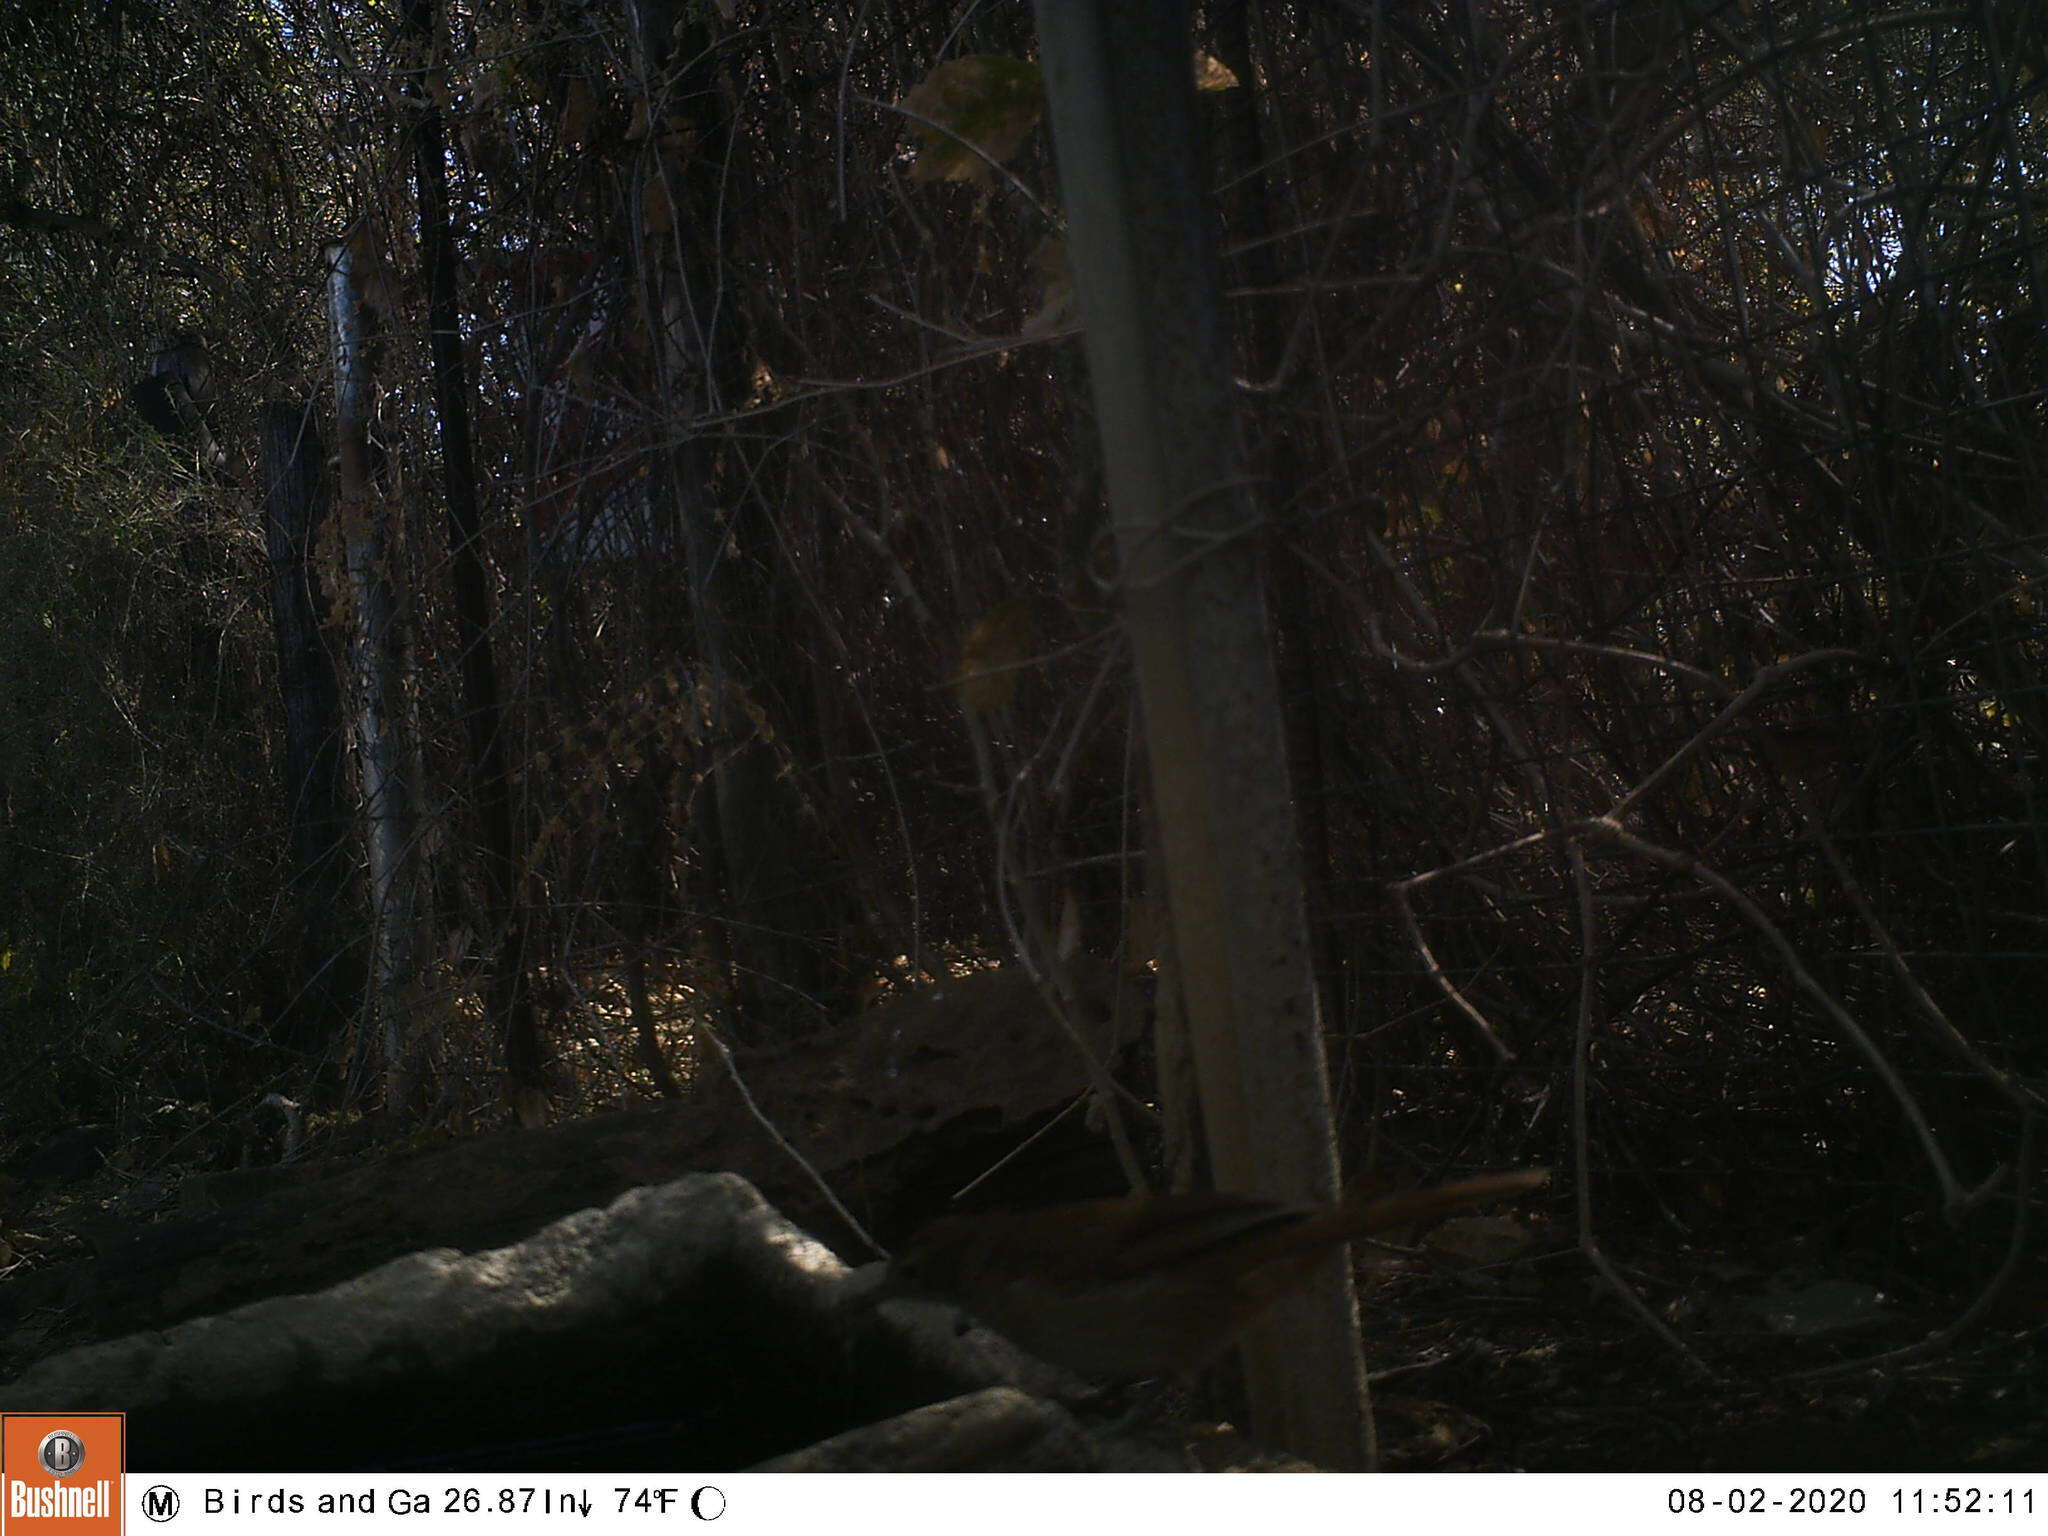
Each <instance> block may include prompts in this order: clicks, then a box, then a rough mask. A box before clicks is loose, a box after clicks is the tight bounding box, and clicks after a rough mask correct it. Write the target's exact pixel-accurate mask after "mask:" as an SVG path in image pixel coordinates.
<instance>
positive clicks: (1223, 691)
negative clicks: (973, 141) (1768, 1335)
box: [1038, 0, 1371, 1469]
mask: <svg viewBox="0 0 2048 1536" xmlns="http://www.w3.org/2000/svg"><path fill="white" fill-rule="evenodd" d="M1038 23H1039V33H1040V36H1041V38H1042V40H1043V43H1044V56H1045V75H1046V94H1047V98H1048V102H1049V105H1050V108H1051V115H1052V125H1053V136H1054V144H1055V147H1056V149H1057V151H1058V156H1059V170H1060V187H1061V192H1062V196H1063V199H1064V201H1065V204H1066V211H1067V219H1068V228H1069V246H1068V248H1069V252H1070V254H1071V256H1072V260H1073V268H1074V274H1075V286H1076V290H1077V292H1078V294H1079V297H1080V302H1081V314H1082V319H1083V320H1084V322H1085V323H1086V325H1087V335H1088V365H1089V373H1090V376H1091V377H1092V379H1093V381H1094V387H1095V398H1096V411H1097V415H1098V418H1099V419H1100V422H1101V427H1102V436H1103V448H1104V454H1105V464H1106V469H1107V474H1108V480H1109V490H1110V504H1111V507H1112V508H1113V509H1114V516H1115V522H1116V542H1117V550H1118V555H1119V564H1120V571H1119V575H1120V578H1121V583H1122V588H1123V594H1124V605H1125V615H1126V623H1127V625H1128V628H1129V632H1130V636H1131V645H1132V652H1133V655H1134V657H1135V660H1136V664H1137V674H1138V687H1139V695H1140V698H1141V699H1142V701H1143V705H1144V711H1145V734H1146V743H1147V748H1148V754H1149V757H1150V760H1151V773H1152V785H1153V793H1154V795H1155V796H1156V800H1157V807H1158V809H1157V814H1158V817H1159V825H1160V831H1161V836H1162V838H1163V842H1164V853H1165V861H1166V866H1167V868H1166V885H1167V893H1168V899H1169V902H1170V905H1171V909H1172V914H1173V940H1174V950H1175V955H1176V957H1177V959H1178V961H1179V966H1180V977H1181V982H1182V986H1183V989H1184V1002H1185V1006H1186V1009H1187V1013H1188V1019H1189V1026H1190V1031H1191V1034H1192V1041H1193V1046H1194V1056H1195V1072H1196V1077H1197V1080H1198V1082H1199V1085H1200V1091H1201V1099H1202V1117H1203V1124H1204V1127H1205V1129H1206V1133H1207V1136H1208V1140H1209V1149H1210V1165H1211V1169H1212V1171H1213V1173H1214V1175H1215V1178H1216V1181H1217V1183H1218V1185H1219V1186H1220V1187H1224V1188H1229V1189H1238V1190H1246V1191H1250V1192H1253V1193H1258V1194H1268V1195H1278V1196H1282V1197H1288V1198H1308V1199H1330V1198H1333V1197H1334V1196H1335V1195H1336V1193H1337V1183H1338V1179H1337V1159H1336V1147H1335V1139H1334V1136H1333V1134H1332V1130H1331V1122H1330V1102H1329V1087H1328V1083H1327V1080H1326V1076H1325V1072H1324V1066H1323V1054H1322V1034H1321V1028H1320V1024H1319V1021H1318V1018H1317V1013H1316V1004H1315V986H1314V978H1313V972H1312V967H1311V964H1310V959H1309V943H1308V924H1307V916H1306V911H1305V907H1304V904H1303V897H1302V888H1301V862H1300V861H1301V844H1300V838H1299V835H1298V833H1297V830H1296V823H1295V815H1294V805H1293V801H1292V799H1291V798H1290V795H1289V791H1288V783H1287V760H1286V749H1285V744H1284V740H1283V733H1282V729H1281V719H1280V706H1279V701H1278V690H1277V686H1276V683H1275V678H1274V666H1273V655H1272V650H1271V647H1270V644H1269V641H1268V634H1267V621H1266V607H1265V599H1264V594H1263V592H1262V591H1261V589H1260V583H1259V570H1258V551H1257V547H1256V544H1255V542H1254V536H1255V535H1256V533H1257V531H1258V525H1259V513H1258V509H1257V507H1256V506H1255V505H1254V504H1253V502H1252V499H1251V497H1250V496H1249V494H1247V491H1246V479H1245V475H1244V469H1243V456H1242V450H1241V448H1240V446H1239V442H1238V431H1237V423H1236V421H1235V419H1234V415H1233V410H1232V402H1231V398H1230V379H1231V373H1232V369H1231V356H1230V344H1229V337H1228V333H1227V330H1226V327H1225V323H1224V312H1223V299H1222V283H1221V279H1220V275H1219V271H1218V266H1217V259H1216V253H1215V241H1214V234H1213V230H1212V228H1211V219H1210V213H1209V209H1208V208H1207V206H1206V202H1205V197H1206V188H1207V185H1208V174H1207V168H1206V166H1205V164H1204V161H1203V157H1202V155H1201V153H1200V152H1199V149H1198V132H1197V123H1196V117H1195V100H1194V82H1193V78H1192V76H1193V49H1192V46H1191V42H1190V38H1189V34H1188V26H1187V14H1186V10H1185V7H1184V6H1182V5H1176V4H1168V3H1164V0H1040V3H1039V7H1038ZM1357 1329H1358V1324H1357V1313H1356V1299H1355V1296H1354V1294H1353V1291H1352V1287H1351V1279H1350V1272H1349V1267H1348V1266H1347V1265H1346V1264H1345V1263H1344V1261H1343V1258H1342V1256H1341V1255H1338V1256H1334V1257H1333V1258H1332V1259H1331V1260H1330V1261H1329V1262H1328V1263H1327V1264H1325V1265H1324V1266H1323V1268H1322V1269H1321V1271H1320V1272H1319V1273H1318V1275H1317V1276H1316V1278H1315V1280H1314V1282H1313V1283H1312V1284H1310V1285H1309V1286H1307V1287H1305V1288H1304V1289H1303V1290H1302V1291H1301V1292H1300V1293H1299V1294H1298V1295H1296V1296H1295V1297H1293V1298H1291V1299H1290V1300H1289V1302H1288V1303H1286V1304H1285V1305H1283V1306H1282V1307H1281V1308H1279V1309H1277V1310H1276V1312H1275V1313H1274V1314H1273V1315H1272V1316H1271V1317H1270V1318H1269V1319H1268V1320H1267V1321H1266V1322H1264V1323H1262V1324H1261V1325H1260V1326H1259V1327H1258V1328H1257V1329H1256V1330H1255V1331H1254V1332H1253V1334H1252V1335H1251V1336H1250V1337H1249V1338H1248V1340H1247V1343H1246V1347H1245V1365H1246V1380H1247V1386H1248V1389H1249V1391H1250V1395H1251V1406H1252V1413H1253V1417H1254V1421H1255V1428H1256V1431H1257V1433H1258V1435H1259V1437H1260V1438H1261V1439H1263V1440H1265V1441H1267V1442H1268V1443H1271V1444H1274V1445H1278V1446H1281V1447H1283V1448H1285V1449H1287V1450H1291V1451H1294V1452H1295V1453H1297V1454H1299V1455H1302V1456H1305V1457H1308V1458H1309V1459H1311V1460H1313V1461H1316V1462H1318V1463H1320V1464H1322V1465H1324V1466H1328V1467H1333V1468H1341V1469H1355V1468H1358V1467H1361V1466H1364V1465H1367V1464H1368V1463H1369V1461H1370V1457H1371V1418H1370V1414H1369V1411H1368V1409H1367V1404H1366V1397H1365V1371H1364V1366H1363V1362H1362V1360H1361V1358H1360V1355H1359V1349H1358V1332H1357Z"/></svg>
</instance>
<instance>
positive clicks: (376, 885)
mask: <svg viewBox="0 0 2048 1536" xmlns="http://www.w3.org/2000/svg"><path fill="white" fill-rule="evenodd" d="M328 261H329V263H330V267H329V273H328V285H327V297H328V315H329V319H330V322H331V325H332V330H333V347H334V430H335V435H336V437H338V438H339V439H340V468H341V506H340V508H339V510H340V514H341V527H342V546H343V551H344V557H345V560H346V563H347V565H348V577H349V586H350V588H351V589H352V590H353V592H354V594H355V604H356V638H355V650H354V672H355V689H356V758H357V765H358V776H359V778H360V781H361V792H362V803H363V819H364V822H365V824H366V826H367V829H368V838H367V841H368V845H369V855H370V857H369V863H370V910H371V914H372V917H373V918H374V921H375V924H376V938H375V943H374V944H373V946H372V950H371V963H370V971H371V985H370V996H371V998H372V1000H373V1003H374V1008H375V1015H376V1019H377V1023H378V1029H379V1038H380V1040H381V1042H382V1045H383V1066H384V1106H385V1108H386V1109H387V1110H389V1111H390V1112H391V1113H392V1114H394V1115H400V1116H402V1115H405V1114H408V1113H410V1111H411V1108H412V1101H413V1095H414V1088H415V1073H416V1067H415V1062H414V1054H415V1053H414V1047H413V1040H412V1029H411V1025H410V1020H409V1019H408V1017H407V1009H406V1006H405V1001H406V990H407V985H408V983H409V982H410V981H411V979H412V966H413V869H412V857H411V850H412V846H413V795H412V785H411V783H410V782H409V781H408V780H407V777H406V772H405V765H406V763H407V761H408V759H409V756H410V754H409V753H408V751H407V750H406V746H405V743H404V741H403V739H402V738H403V731H402V730H401V728H400V721H402V720H403V718H404V715H403V713H402V711H403V709H404V701H403V698H402V697H401V694H400V689H399V683H400V678H401V675H402V672H403V666H404V662H403V657H402V654H401V645H400V636H399V632H398V604H397V601H396V599H395V598H394V597H393V595H392V590H391V574H390V565H389V549H388V546H387V541H386V539H385V537H384V529H383V525H382V522H381V520H380V518H379V516H378V509H377V508H376V506H375V505H374V504H373V500H372V497H371V494H370V483H369V482H370V445H369V396H370V378H369V363H368V360H367V358H366V357H365V355H364V347H365V343H366V341H367V338H368V325H369V323H370V322H369V317H368V312H367V311H366V310H365V308H364V305H363V302H362V298H361V295H360V293H359V292H358V290H357V287H356V278H355V272H354V265H355V263H354V258H353V257H352V256H351V255H350V253H349V251H348V248H347V247H345V246H339V245H337V246H331V247H329V249H328Z"/></svg>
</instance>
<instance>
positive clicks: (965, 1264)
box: [877, 1168, 1550, 1381]
mask: <svg viewBox="0 0 2048 1536" xmlns="http://www.w3.org/2000/svg"><path fill="white" fill-rule="evenodd" d="M1549 1177H1550V1173H1549V1170H1547V1169H1540V1168H1539V1169H1526V1170H1523V1171H1520V1172H1516V1173H1493V1174H1485V1175H1482V1176H1480V1177H1478V1178H1471V1179H1464V1180H1461V1181H1459V1182H1458V1183H1455V1184H1445V1185H1442V1186H1440V1187H1439V1188H1436V1189H1420V1190H1411V1191H1407V1192H1404V1193H1400V1194H1369V1193H1358V1194H1354V1195H1352V1196H1351V1197H1349V1198H1347V1199H1346V1200H1344V1201H1343V1202H1342V1203H1341V1204H1338V1205H1293V1204H1289V1203H1287V1202H1285V1201H1281V1200H1268V1199H1264V1198H1262V1197H1260V1196H1257V1195H1240V1194H1188V1195H1154V1196H1136V1197H1131V1198H1126V1199H1116V1200H1082V1201H1077V1202H1075V1203H1074V1204H1072V1205H1056V1206H1051V1207H1048V1208H1047V1209H1045V1210H1038V1211H1026V1212H1021V1213H1015V1212H1010V1213H1005V1212H998V1213H994V1214H991V1215H987V1216H948V1217H944V1218H942V1219H941V1220H938V1221H935V1222H933V1223H932V1224H931V1225H930V1226H928V1227H926V1228H925V1229H924V1230H923V1231H921V1232H919V1233H918V1234H917V1235H916V1236H915V1237H914V1238H912V1239H911V1241H910V1243H909V1244H908V1245H907V1246H906V1247H905V1248H904V1250H903V1251H902V1252H901V1253H899V1254H898V1255H897V1256H896V1257H895V1259H894V1260H892V1261H891V1263H890V1265H889V1270H888V1275H887V1278H886V1279H885V1280H884V1281H883V1282H882V1284H881V1287H880V1290H879V1291H878V1293H877V1298H878V1299H879V1298H880V1297H882V1296H914V1297H920V1298H923V1299H926V1300H933V1301H944V1302H951V1303H953V1304H955V1305H958V1306H960V1307H963V1308H965V1309H966V1310H967V1311H969V1312H971V1313H973V1314H974V1315H975V1316H976V1317H978V1318H980V1319H981V1320H982V1321H983V1322H985V1323H987V1324H988V1325H989V1326H990V1327H992V1328H994V1329H996V1330H997V1331H998V1332H1000V1333H1003V1334H1006V1335H1008V1336H1009V1337H1010V1338H1011V1339H1012V1340H1013V1341H1015V1342H1016V1343H1018V1344H1020V1345H1022V1346H1023V1347H1024V1348H1025V1349H1027V1350H1029V1351H1031V1353H1033V1354H1035V1355H1037V1356H1038V1357H1039V1358H1041V1359H1044V1360H1050V1361H1051V1362H1053V1364H1055V1365H1063V1366H1065V1367H1066V1368H1067V1369H1069V1370H1071V1371H1074V1372H1075V1373H1077V1374H1079V1375H1082V1376H1087V1377H1092V1378H1095V1379H1097V1380H1104V1381H1132V1380H1138V1379H1140V1378H1143V1377H1148V1376H1162V1375H1169V1374H1173V1375H1180V1376H1183V1377H1192V1376H1193V1375H1194V1374H1195V1373H1196V1372H1198V1371H1199V1370H1201V1368H1202V1367H1203V1366H1205V1365H1207V1364H1208V1363H1209V1362H1210V1361H1211V1360H1212V1359H1213V1358H1215V1356H1217V1355H1218V1354H1221V1353H1222V1351H1223V1350H1224V1348H1225V1347H1226V1346H1227V1345H1228V1344H1230V1342H1231V1341H1232V1340H1233V1339H1235V1338H1236V1337H1237V1336H1238V1334H1240V1333H1242V1332H1243V1331H1244V1329H1245V1328H1246V1327H1248V1326H1249V1325H1250V1324H1251V1323H1252V1322H1253V1320H1255V1319H1256V1318H1257V1317H1258V1315H1259V1314H1260V1313H1261V1312H1263V1311H1264V1310H1265V1309H1266V1308H1267V1307H1268V1306H1270V1305H1271V1304H1272V1303H1274V1302H1275V1301H1277V1300H1279V1299H1280V1298H1281V1297H1282V1296H1284V1295H1285V1294H1286V1293H1287V1292H1288V1291H1290V1290H1292V1289H1293V1288H1294V1287H1295V1286H1297V1285H1300V1284H1301V1283H1302V1282H1303V1281H1304V1280H1306V1279H1307V1278H1308V1277H1309V1275H1310V1274H1312V1273H1313V1272H1314V1270H1315V1268H1316V1266H1317V1264H1318V1263H1320V1262H1321V1261H1322V1259H1323V1258H1324V1257H1325V1256H1326V1255H1328V1254H1329V1253H1330V1251H1331V1250H1332V1249H1334V1248H1336V1247H1337V1246H1338V1245H1339V1244H1342V1243H1347V1242H1349V1241H1351V1239H1353V1238H1356V1237H1367V1236H1370V1235H1371V1234H1373V1233H1375V1232H1386V1231H1389V1230H1392V1229H1394V1228H1397V1227H1404V1226H1408V1225H1410V1224H1412V1223H1415V1222H1419V1221H1423V1220H1427V1219H1428V1218H1430V1217H1434V1216H1442V1215H1447V1214H1449V1213H1450V1212H1452V1211H1456V1210H1461V1209H1463V1208H1465V1207H1467V1206H1474V1205H1482V1204H1484V1203H1486V1202H1487V1201H1490V1200H1499V1199H1503V1198H1505V1197H1507V1196H1509V1195H1518V1194H1522V1193H1524V1192H1525V1191H1528V1190H1531V1189H1535V1188H1536V1187H1537V1186H1539V1185H1541V1184H1543V1183H1545V1182H1546V1181H1547V1180H1548V1179H1549Z"/></svg>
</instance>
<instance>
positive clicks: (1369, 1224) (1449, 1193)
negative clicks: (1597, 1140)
mask: <svg viewBox="0 0 2048 1536" xmlns="http://www.w3.org/2000/svg"><path fill="white" fill-rule="evenodd" d="M1549 1182H1550V1170H1549V1169H1548V1168H1520V1169H1517V1170H1515V1171H1514V1172H1512V1173H1482V1174H1480V1175H1478V1176H1477V1177H1475V1178H1470V1179H1459V1180H1458V1181H1457V1182H1456V1183H1454V1184H1439V1185H1437V1186H1436V1187H1435V1188H1434V1189H1409V1190H1402V1191H1400V1192H1399V1193H1396V1194H1385V1193H1382V1192H1381V1191H1379V1190H1378V1189H1377V1188H1375V1187H1374V1186H1372V1185H1369V1184H1368V1185H1366V1186H1364V1187H1363V1188H1359V1187H1358V1186H1356V1185H1354V1186H1353V1188H1352V1191H1351V1193H1350V1194H1348V1195H1347V1196H1346V1197H1345V1201H1344V1211H1345V1221H1344V1225H1345V1228H1346V1230H1347V1232H1348V1233H1349V1235H1351V1236H1353V1237H1369V1236H1371V1235H1372V1234H1373V1233H1375V1232H1387V1231H1391V1230H1393V1229H1394V1228H1396V1227H1405V1226H1410V1225H1412V1224H1414V1223H1416V1222H1419V1221H1427V1220H1429V1219H1430V1218H1431V1217H1435V1216H1448V1215H1450V1214H1451V1213H1452V1212H1453V1211H1462V1210H1466V1209H1468V1208H1470V1207H1472V1206H1475V1205H1485V1204H1486V1203H1488V1202H1489V1201H1493V1200H1505V1199H1507V1198H1508V1197H1509V1196H1511V1195H1521V1194H1527V1193H1528V1192H1529V1191H1530V1190H1532V1189H1538V1188H1541V1187H1542V1186H1543V1185H1545V1184H1547V1183H1549Z"/></svg>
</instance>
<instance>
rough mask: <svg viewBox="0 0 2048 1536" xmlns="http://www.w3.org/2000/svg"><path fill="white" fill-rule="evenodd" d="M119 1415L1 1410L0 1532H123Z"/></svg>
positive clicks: (62, 1535) (28, 1535)
mask: <svg viewBox="0 0 2048 1536" xmlns="http://www.w3.org/2000/svg"><path fill="white" fill-rule="evenodd" d="M121 1431H122V1415H120V1414H118V1413H72V1414H62V1413H8V1414H0V1536H120V1531H121V1509H122V1499H121V1466H122V1458H123V1454H124V1449H125V1448H124V1446H123V1444H122V1434H121Z"/></svg>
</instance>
